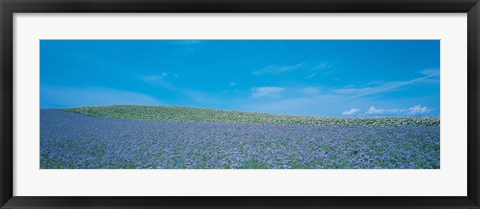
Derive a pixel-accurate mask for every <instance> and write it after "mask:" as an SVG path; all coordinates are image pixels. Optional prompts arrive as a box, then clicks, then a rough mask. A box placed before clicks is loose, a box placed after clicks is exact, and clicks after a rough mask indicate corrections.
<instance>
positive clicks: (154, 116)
mask: <svg viewBox="0 0 480 209" xmlns="http://www.w3.org/2000/svg"><path fill="white" fill-rule="evenodd" d="M65 110H67V111H72V112H77V113H82V114H86V115H90V116H96V117H105V118H115V119H130V120H146V121H182V122H235V123H260V124H261V123H272V124H310V125H407V124H409V125H429V126H438V125H439V124H440V119H439V118H438V117H402V118H399V117H395V118H394V117H388V118H341V117H309V116H292V115H277V114H265V113H252V112H237V111H225V110H215V109H203V108H190V107H175V106H140V105H114V106H92V107H76V108H66V109H65Z"/></svg>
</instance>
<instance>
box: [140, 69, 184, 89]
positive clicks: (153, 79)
mask: <svg viewBox="0 0 480 209" xmlns="http://www.w3.org/2000/svg"><path fill="white" fill-rule="evenodd" d="M167 75H168V74H167V73H165V72H163V73H161V74H160V75H143V76H138V77H139V78H140V79H141V80H143V81H144V82H146V83H148V84H150V85H152V86H157V87H163V88H166V89H170V90H175V89H176V87H175V86H174V85H173V84H172V83H170V82H168V81H167V80H166V77H167Z"/></svg>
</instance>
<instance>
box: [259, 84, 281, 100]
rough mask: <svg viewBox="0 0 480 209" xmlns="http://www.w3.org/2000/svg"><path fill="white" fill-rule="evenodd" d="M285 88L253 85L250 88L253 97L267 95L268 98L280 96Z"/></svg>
mask: <svg viewBox="0 0 480 209" xmlns="http://www.w3.org/2000/svg"><path fill="white" fill-rule="evenodd" d="M284 90H285V88H282V87H271V86H267V87H254V88H252V97H253V98H261V97H268V98H278V97H280V96H281V93H282V92H283V91H284Z"/></svg>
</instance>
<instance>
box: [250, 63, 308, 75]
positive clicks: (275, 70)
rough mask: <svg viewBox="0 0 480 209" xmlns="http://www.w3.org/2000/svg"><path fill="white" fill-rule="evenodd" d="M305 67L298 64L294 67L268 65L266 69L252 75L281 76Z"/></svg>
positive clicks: (302, 64)
mask: <svg viewBox="0 0 480 209" xmlns="http://www.w3.org/2000/svg"><path fill="white" fill-rule="evenodd" d="M304 65H305V63H299V64H296V65H290V66H277V65H270V66H267V67H264V68H262V69H260V70H256V71H253V73H252V74H253V75H256V76H260V75H264V74H281V73H285V72H288V71H292V70H295V69H298V68H301V67H303V66H304Z"/></svg>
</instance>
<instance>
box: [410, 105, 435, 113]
mask: <svg viewBox="0 0 480 209" xmlns="http://www.w3.org/2000/svg"><path fill="white" fill-rule="evenodd" d="M408 110H409V112H408V114H412V115H416V114H423V113H427V112H429V111H430V109H428V108H427V107H426V106H422V105H419V104H418V105H415V106H413V107H411V108H408Z"/></svg>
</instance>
